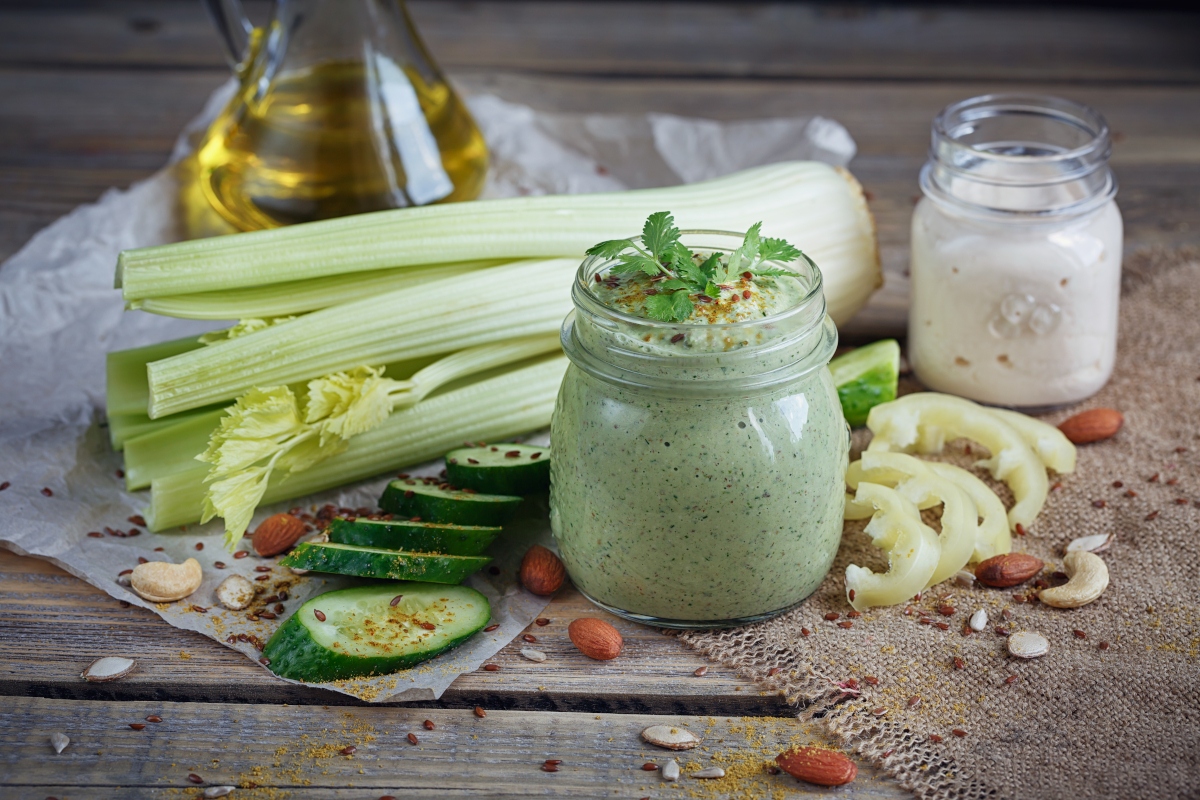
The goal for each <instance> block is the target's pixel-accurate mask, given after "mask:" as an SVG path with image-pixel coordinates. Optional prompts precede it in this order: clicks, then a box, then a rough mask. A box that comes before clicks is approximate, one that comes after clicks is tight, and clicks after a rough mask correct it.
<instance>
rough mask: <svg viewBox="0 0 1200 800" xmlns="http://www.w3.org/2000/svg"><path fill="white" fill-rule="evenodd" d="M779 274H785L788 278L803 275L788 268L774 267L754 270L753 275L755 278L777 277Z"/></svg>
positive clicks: (801, 276)
mask: <svg viewBox="0 0 1200 800" xmlns="http://www.w3.org/2000/svg"><path fill="white" fill-rule="evenodd" d="M780 275H786V276H787V277H789V278H803V277H804V276H803V275H801V274H800V273H798V272H792V271H791V270H790V269H776V268H774V267H771V268H770V269H756V270H754V277H756V278H774V277H777V276H780Z"/></svg>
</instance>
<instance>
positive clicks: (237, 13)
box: [204, 0, 254, 74]
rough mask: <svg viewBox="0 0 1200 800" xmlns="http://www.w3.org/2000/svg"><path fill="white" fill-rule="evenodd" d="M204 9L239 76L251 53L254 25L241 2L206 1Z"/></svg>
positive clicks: (233, 68)
mask: <svg viewBox="0 0 1200 800" xmlns="http://www.w3.org/2000/svg"><path fill="white" fill-rule="evenodd" d="M204 7H205V8H206V9H208V16H209V17H210V18H211V19H212V21H213V25H215V26H216V28H217V33H218V34H219V35H220V37H221V44H222V46H223V47H224V49H225V58H226V60H228V61H229V67H230V68H231V69H232V70H233V71H234V74H237V73H238V72H240V70H241V65H242V62H243V61H244V60H245V58H246V56H247V55H248V53H249V49H250V38H251V34H252V33H253V31H254V25H253V23H251V22H250V20H249V18H247V17H246V12H245V11H243V10H242V3H241V0H204Z"/></svg>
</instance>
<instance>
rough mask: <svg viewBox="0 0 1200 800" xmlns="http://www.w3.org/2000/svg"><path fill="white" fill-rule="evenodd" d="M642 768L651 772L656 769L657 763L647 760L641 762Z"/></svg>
mask: <svg viewBox="0 0 1200 800" xmlns="http://www.w3.org/2000/svg"><path fill="white" fill-rule="evenodd" d="M642 769H644V770H646V772H653V771H654V770H656V769H658V764H655V763H653V762H650V761H647V762H646V763H645V764H642Z"/></svg>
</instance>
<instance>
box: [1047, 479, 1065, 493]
mask: <svg viewBox="0 0 1200 800" xmlns="http://www.w3.org/2000/svg"><path fill="white" fill-rule="evenodd" d="M1062 488H1063V485H1062V481H1056V482H1055V484H1054V485H1053V486H1051V487H1050V491H1052V492H1058V491H1061V490H1062Z"/></svg>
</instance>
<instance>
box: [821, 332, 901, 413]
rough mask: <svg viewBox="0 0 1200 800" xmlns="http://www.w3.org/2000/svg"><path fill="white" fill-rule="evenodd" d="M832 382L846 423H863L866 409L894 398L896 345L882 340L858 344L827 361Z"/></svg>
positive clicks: (897, 365) (897, 364)
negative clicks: (861, 345) (863, 344)
mask: <svg viewBox="0 0 1200 800" xmlns="http://www.w3.org/2000/svg"><path fill="white" fill-rule="evenodd" d="M829 371H830V372H831V373H833V384H834V386H836V387H837V393H838V399H839V400H841V401H842V413H843V414H845V415H846V422H849V423H850V425H851V427H855V428H857V427H858V426H860V425H866V424H867V412H869V411H870V410H871V409H872V408H874V407H875V406H877V405H879V404H880V403H887V402H889V401H891V400H895V399H896V383H897V382H898V381H899V379H900V344H899V343H898V342H897V341H896V340H895V339H883V340H882V341H878V342H874V343H872V344H869V345H867V346H866V347H859V348H856V349H854V350H851V351H850V352H849V353H845V354H844V355H840V356H838V357H837V358H835V359H834V360H833V361H830V362H829Z"/></svg>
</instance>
